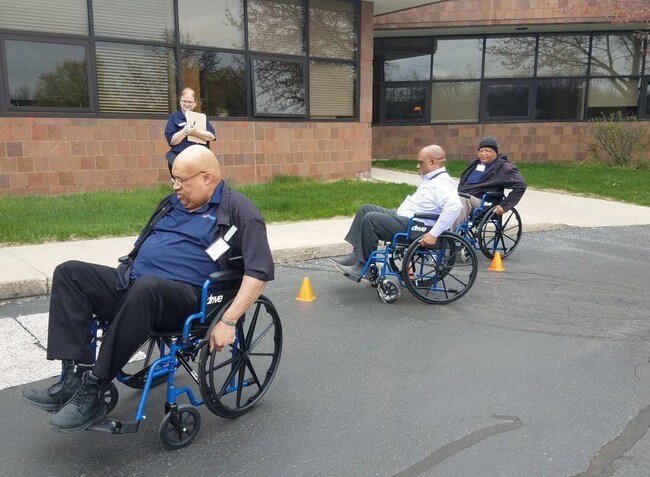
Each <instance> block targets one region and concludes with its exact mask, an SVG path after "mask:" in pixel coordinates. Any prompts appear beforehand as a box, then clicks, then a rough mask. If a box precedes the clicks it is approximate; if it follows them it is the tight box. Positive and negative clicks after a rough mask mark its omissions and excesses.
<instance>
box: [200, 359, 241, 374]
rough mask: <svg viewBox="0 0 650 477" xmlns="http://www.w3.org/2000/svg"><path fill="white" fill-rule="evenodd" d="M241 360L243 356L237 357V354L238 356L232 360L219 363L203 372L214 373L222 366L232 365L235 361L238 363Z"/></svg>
mask: <svg viewBox="0 0 650 477" xmlns="http://www.w3.org/2000/svg"><path fill="white" fill-rule="evenodd" d="M241 359H243V356H241V355H239V354H238V355H237V356H233V357H232V358H230V359H227V360H226V361H224V362H223V363H220V364H219V365H218V366H212V367H210V368H207V369H206V370H205V374H210V373H214V372H215V371H218V370H220V369H221V368H223V367H224V366H228V365H229V364H232V363H234V362H235V361H239V360H241ZM213 363H214V360H213Z"/></svg>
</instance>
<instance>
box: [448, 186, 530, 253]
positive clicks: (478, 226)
mask: <svg viewBox="0 0 650 477" xmlns="http://www.w3.org/2000/svg"><path fill="white" fill-rule="evenodd" d="M459 195H460V196H462V197H466V198H469V197H470V195H469V194H465V193H463V192H459ZM502 198H503V194H501V193H494V192H493V193H490V192H486V193H484V194H483V196H482V197H481V204H480V205H479V206H478V207H476V208H474V209H472V212H471V213H470V215H469V217H468V219H467V220H466V221H465V222H463V223H461V224H459V225H458V227H456V231H455V232H456V233H457V234H458V235H460V236H462V237H463V238H465V239H466V240H467V241H468V242H469V243H470V244H471V245H472V247H474V249H475V250H480V251H481V253H482V254H483V255H484V256H485V257H486V258H488V259H492V258H494V255H495V254H496V252H499V253H500V255H501V258H505V257H507V256H508V255H510V254H511V253H512V252H514V250H515V248H516V247H517V245H518V244H519V242H520V241H521V232H522V223H521V216H520V215H519V212H518V211H517V209H516V208H514V207H513V208H512V209H510V210H509V211H507V212H505V213H504V214H503V215H497V214H496V213H495V212H494V209H495V207H496V204H497V202H500V201H501V199H502Z"/></svg>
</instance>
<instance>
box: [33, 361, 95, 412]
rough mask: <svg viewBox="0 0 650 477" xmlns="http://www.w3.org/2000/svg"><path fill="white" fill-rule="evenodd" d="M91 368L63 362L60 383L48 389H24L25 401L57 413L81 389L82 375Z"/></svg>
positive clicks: (72, 362) (71, 362)
mask: <svg viewBox="0 0 650 477" xmlns="http://www.w3.org/2000/svg"><path fill="white" fill-rule="evenodd" d="M90 366H91V365H86V364H75V362H74V361H72V360H71V359H66V360H63V362H62V363H61V377H60V379H59V382H58V383H56V384H53V385H52V386H50V387H49V388H47V389H41V390H39V389H34V388H29V389H23V400H24V401H25V402H26V403H27V404H29V405H31V406H34V407H38V408H40V409H44V410H46V411H48V412H57V411H58V410H59V409H61V408H62V407H63V406H64V405H65V403H66V402H68V401H69V400H70V398H71V397H72V396H73V395H74V393H76V392H77V389H79V388H80V387H81V375H82V374H83V373H84V371H86V370H88V369H89V368H90Z"/></svg>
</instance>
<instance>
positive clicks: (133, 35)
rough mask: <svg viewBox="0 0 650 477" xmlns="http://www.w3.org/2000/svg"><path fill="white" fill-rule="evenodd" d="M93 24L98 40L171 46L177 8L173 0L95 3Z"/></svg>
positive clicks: (105, 1)
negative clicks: (106, 39) (142, 42)
mask: <svg viewBox="0 0 650 477" xmlns="http://www.w3.org/2000/svg"><path fill="white" fill-rule="evenodd" d="M144 19H146V21H143V20H144ZM93 24H94V27H95V35H96V36H98V37H111V38H128V39H131V40H140V41H164V42H168V43H171V42H173V41H174V6H173V3H172V2H171V0H138V1H137V2H133V1H131V0H93Z"/></svg>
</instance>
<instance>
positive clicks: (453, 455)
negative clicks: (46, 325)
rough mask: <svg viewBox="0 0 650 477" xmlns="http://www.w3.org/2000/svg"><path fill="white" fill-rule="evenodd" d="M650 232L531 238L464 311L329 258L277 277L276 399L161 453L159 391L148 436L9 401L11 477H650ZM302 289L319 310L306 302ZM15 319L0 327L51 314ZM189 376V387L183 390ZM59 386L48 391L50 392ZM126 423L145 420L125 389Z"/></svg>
mask: <svg viewBox="0 0 650 477" xmlns="http://www.w3.org/2000/svg"><path fill="white" fill-rule="evenodd" d="M649 238H650V227H648V226H636V227H616V228H593V229H566V230H559V231H552V232H538V233H529V234H525V235H524V239H523V241H522V243H521V245H520V248H519V249H518V250H517V251H516V252H515V253H514V254H513V255H512V256H511V257H510V258H508V259H507V260H506V261H505V262H504V265H505V267H506V271H505V272H502V273H495V272H488V271H487V270H486V269H487V266H488V261H487V260H486V259H485V258H479V265H480V270H479V276H478V279H477V282H476V284H475V285H474V287H473V288H472V290H471V291H470V292H469V293H468V294H467V295H466V296H465V297H463V298H462V299H461V300H459V301H457V302H454V303H452V304H450V305H446V306H427V305H425V304H423V303H421V302H419V301H417V300H416V299H415V298H413V297H412V296H410V295H409V294H408V292H407V291H406V290H405V291H404V293H403V295H402V298H401V299H400V300H399V301H398V302H397V303H396V304H393V305H386V304H383V303H381V302H380V300H379V299H378V297H377V295H376V293H375V290H374V289H373V288H371V287H370V286H368V285H367V284H355V283H353V282H351V281H349V280H347V279H345V278H344V277H343V276H342V275H340V274H339V273H338V272H337V271H336V270H335V269H334V267H333V266H332V265H331V263H330V262H329V261H328V260H313V261H307V262H300V263H295V264H290V265H285V266H280V267H278V270H277V273H276V281H275V282H273V283H272V284H271V285H270V286H269V288H268V289H267V291H266V294H267V295H268V296H269V297H270V298H271V299H272V300H273V301H274V302H275V304H276V306H277V307H278V309H279V311H280V316H281V317H282V322H283V328H284V346H283V356H282V360H281V363H280V369H279V372H278V375H277V376H276V379H275V381H274V382H273V384H272V386H271V388H270V390H269V392H268V393H267V394H266V396H265V397H264V399H263V400H262V401H261V402H260V404H259V405H258V406H257V407H256V408H254V409H253V410H252V411H251V412H249V413H248V414H246V415H244V416H241V417H239V418H237V419H234V420H226V419H222V418H219V417H216V416H213V415H212V414H210V413H209V411H207V410H206V409H201V413H202V417H203V426H202V429H201V433H200V434H199V436H198V438H197V439H196V441H195V442H194V443H193V444H192V445H191V446H190V447H188V448H186V449H184V450H181V451H176V452H169V451H166V450H164V449H163V447H162V445H161V444H160V441H159V439H158V424H159V422H160V419H161V418H162V416H163V405H162V402H163V401H164V393H163V390H161V389H160V390H158V389H157V390H156V391H155V392H154V393H153V398H152V399H151V400H150V403H149V406H148V413H147V416H148V419H147V421H146V422H145V423H144V425H143V426H142V427H141V429H140V431H139V433H137V434H134V435H127V436H110V435H105V434H97V433H92V432H81V433H79V434H73V435H62V434H57V433H53V432H50V431H48V430H47V422H48V420H49V417H50V416H49V415H48V414H45V413H39V412H36V410H34V409H32V408H30V407H28V406H26V405H24V404H23V403H22V402H21V401H20V399H19V396H20V392H21V390H22V386H18V387H14V388H9V389H5V390H2V391H0V399H2V403H3V407H4V412H3V417H4V418H3V421H4V423H3V424H4V425H3V428H4V429H5V432H6V434H5V438H4V439H3V440H2V442H1V443H0V469H2V473H3V474H5V475H87V474H92V475H153V474H158V475H169V474H172V473H181V472H182V473H186V474H193V475H226V474H228V475H241V476H243V475H246V476H257V475H260V476H262V475H264V476H269V475H272V476H276V475H277V476H298V475H300V476H308V475H316V476H321V475H345V476H357V475H359V476H362V475H363V476H365V475H396V474H401V475H413V476H414V475H436V476H476V475H481V476H483V475H490V476H492V475H494V476H497V475H498V476H521V475H535V476H573V475H585V476H596V475H614V474H616V475H626V476H627V475H631V476H645V475H648V469H650V436H649V435H648V433H647V430H648V428H649V427H650V407H649V406H650V348H649V346H648V340H649V338H650V321H649V320H648V318H650V316H649V315H650V312H649V311H648V310H649V309H650V306H649V305H650V300H649V299H648V296H647V290H648V283H649V282H650V267H649V266H648V264H649V263H650V245H648V244H649V240H648V239H649ZM304 276H308V277H309V278H310V280H311V283H312V287H313V290H314V292H315V294H316V300H315V301H313V302H311V303H301V302H296V301H295V300H294V298H295V296H296V294H297V293H298V289H299V287H300V282H301V280H302V278H303V277H304ZM46 303H47V301H46V299H45V298H41V299H36V300H27V301H23V302H20V303H8V304H5V305H2V306H0V320H2V319H12V318H13V317H15V316H17V315H19V314H28V313H37V312H41V313H42V312H43V311H45V310H46ZM187 381H189V380H186V379H183V380H182V382H187ZM44 384H45V382H39V383H36V385H44ZM120 391H121V395H122V398H121V400H120V403H119V404H118V406H117V408H116V409H115V411H114V413H113V414H114V415H116V416H121V417H128V416H130V415H131V414H132V413H133V412H134V410H135V406H136V402H137V398H138V395H137V393H136V392H135V391H131V390H128V389H126V388H120Z"/></svg>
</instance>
